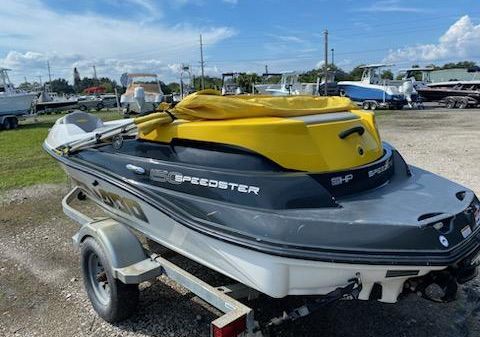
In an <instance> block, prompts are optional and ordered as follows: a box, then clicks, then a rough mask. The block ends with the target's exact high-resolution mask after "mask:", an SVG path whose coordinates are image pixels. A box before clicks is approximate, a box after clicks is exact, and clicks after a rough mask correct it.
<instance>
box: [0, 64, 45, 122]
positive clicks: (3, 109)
mask: <svg viewBox="0 0 480 337" xmlns="http://www.w3.org/2000/svg"><path fill="white" fill-rule="evenodd" d="M9 71H10V69H6V68H0V128H2V129H7V130H8V129H15V128H17V127H18V119H19V118H20V117H21V116H24V115H28V114H30V113H31V110H32V103H33V100H34V99H35V97H36V94H35V93H31V92H25V91H23V90H19V89H17V88H15V87H14V85H13V83H12V82H11V81H10V77H9V76H8V72H9Z"/></svg>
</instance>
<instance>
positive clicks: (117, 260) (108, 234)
mask: <svg viewBox="0 0 480 337" xmlns="http://www.w3.org/2000/svg"><path fill="white" fill-rule="evenodd" d="M87 237H92V238H94V239H95V240H96V241H97V242H98V243H99V244H100V246H101V247H102V249H103V250H104V252H105V254H106V256H107V257H108V259H109V262H110V266H111V267H112V272H113V275H114V277H115V278H117V279H119V280H120V281H122V282H123V283H126V284H132V283H140V282H143V281H146V280H150V279H152V278H154V277H156V276H158V275H160V274H161V267H160V266H159V264H158V263H156V262H155V261H153V260H151V259H150V258H149V257H148V256H147V255H146V253H145V251H144V249H143V247H142V244H141V243H140V241H139V240H138V238H137V237H136V236H135V235H134V234H133V233H132V231H131V230H130V229H128V227H127V226H126V225H123V224H121V223H119V222H117V221H115V220H113V219H111V218H107V219H102V220H98V221H92V222H89V223H86V224H84V225H83V226H82V227H81V228H80V230H79V231H78V233H77V234H75V235H74V236H73V238H72V240H73V245H74V247H75V248H76V249H80V246H81V244H82V242H83V241H84V240H85V239H86V238H87Z"/></svg>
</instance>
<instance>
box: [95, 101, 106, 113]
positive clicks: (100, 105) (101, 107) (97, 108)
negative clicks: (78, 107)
mask: <svg viewBox="0 0 480 337" xmlns="http://www.w3.org/2000/svg"><path fill="white" fill-rule="evenodd" d="M103 108H105V106H104V105H103V103H102V102H100V103H98V104H97V106H96V107H95V109H96V110H97V111H100V110H102V109H103Z"/></svg>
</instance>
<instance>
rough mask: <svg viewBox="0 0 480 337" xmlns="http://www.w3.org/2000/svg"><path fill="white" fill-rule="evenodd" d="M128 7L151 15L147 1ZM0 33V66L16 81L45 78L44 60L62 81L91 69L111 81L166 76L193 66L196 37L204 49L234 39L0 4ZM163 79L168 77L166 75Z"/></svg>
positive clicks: (212, 30) (32, 4) (213, 30)
mask: <svg viewBox="0 0 480 337" xmlns="http://www.w3.org/2000/svg"><path fill="white" fill-rule="evenodd" d="M129 1H130V2H131V3H133V2H134V3H136V4H137V5H138V6H139V7H141V8H142V9H143V10H144V11H146V13H149V12H150V11H152V10H153V11H155V10H156V7H155V4H154V2H153V1H149V0H129ZM159 15H160V14H159ZM0 32H1V38H0V50H3V51H4V52H5V53H6V56H5V57H4V58H3V59H0V65H3V66H7V67H10V68H12V69H14V70H17V71H16V72H12V77H13V78H17V79H19V78H21V79H23V76H24V75H29V74H31V75H30V76H34V75H36V74H38V73H43V74H45V72H46V66H45V64H46V61H47V60H50V63H51V66H52V70H53V72H54V74H55V75H56V76H65V77H67V78H70V77H71V75H70V74H71V72H72V67H73V66H78V67H80V69H79V70H80V71H82V68H81V67H84V68H85V69H83V71H84V72H85V71H87V69H91V65H92V64H96V65H97V72H98V73H99V75H105V76H112V77H116V78H118V76H119V75H118V73H121V72H124V71H128V70H129V69H132V70H135V71H137V70H142V71H151V72H157V73H158V72H160V71H162V69H163V71H167V70H168V69H169V68H168V64H172V63H180V62H191V63H193V62H196V60H197V58H198V57H197V54H198V35H199V33H200V32H201V33H202V34H203V40H204V42H205V43H208V44H209V45H212V44H215V43H218V42H219V41H222V40H224V39H226V38H229V37H231V36H233V35H234V34H235V32H234V31H233V30H232V29H230V28H228V27H196V26H192V25H189V24H177V25H175V26H166V25H164V24H161V23H153V22H151V23H149V24H142V23H141V22H140V23H139V21H138V20H137V19H136V18H132V19H116V18H113V17H105V16H100V15H97V14H95V13H91V12H88V13H75V14H69V13H58V12H55V11H54V10H53V9H50V8H48V7H47V6H45V5H44V4H43V3H42V2H41V1H40V0H15V1H13V0H11V1H4V2H3V3H2V10H1V11H0ZM16 73H17V74H16ZM88 75H90V74H88ZM160 75H162V74H160ZM165 75H170V76H171V71H170V72H169V73H166V74H165Z"/></svg>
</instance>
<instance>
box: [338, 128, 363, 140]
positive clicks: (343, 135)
mask: <svg viewBox="0 0 480 337" xmlns="http://www.w3.org/2000/svg"><path fill="white" fill-rule="evenodd" d="M352 133H358V134H359V135H360V136H361V135H363V134H364V133H365V129H364V128H363V126H354V127H353V128H351V129H348V130H344V131H342V132H340V133H339V134H338V137H340V138H341V139H345V138H347V137H348V136H350V135H351V134H352Z"/></svg>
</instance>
